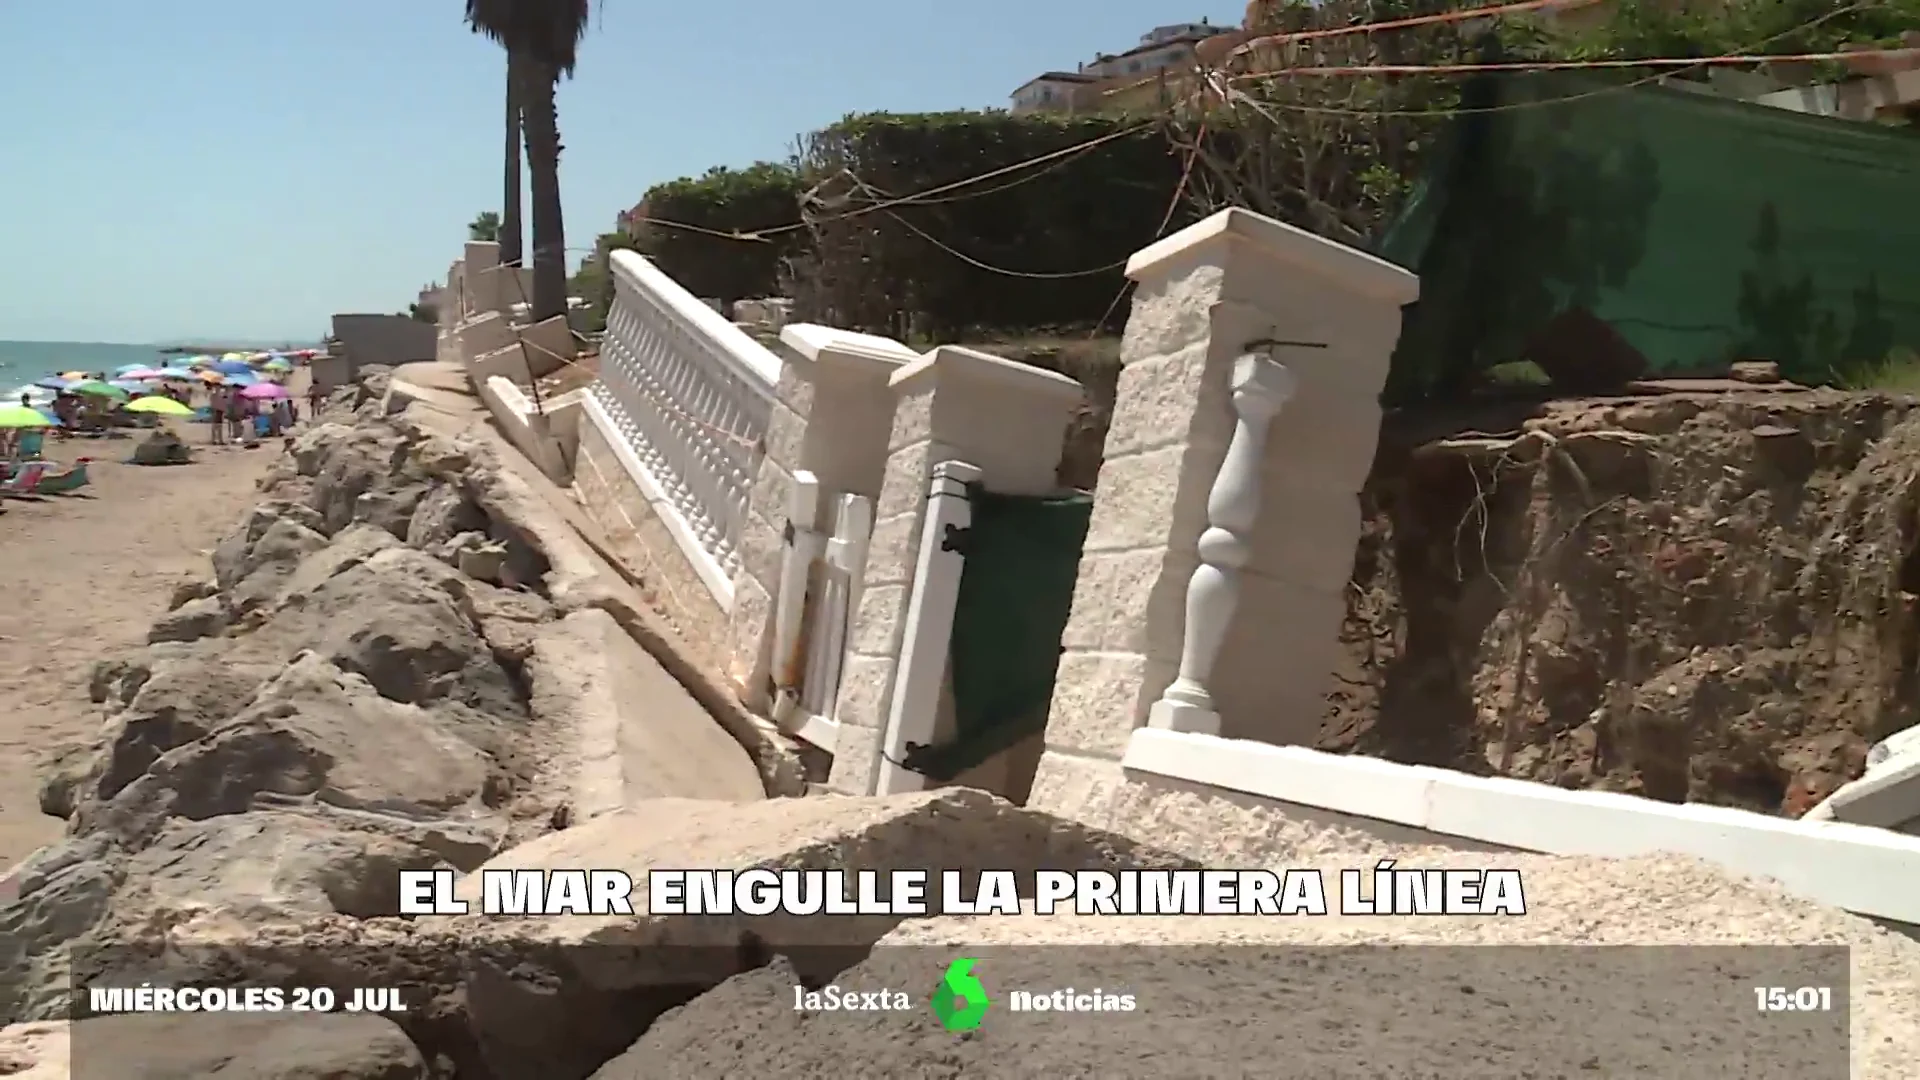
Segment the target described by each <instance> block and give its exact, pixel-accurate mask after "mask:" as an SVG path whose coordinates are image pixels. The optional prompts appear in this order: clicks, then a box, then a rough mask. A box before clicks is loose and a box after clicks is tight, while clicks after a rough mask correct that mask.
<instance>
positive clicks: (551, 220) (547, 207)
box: [520, 60, 567, 322]
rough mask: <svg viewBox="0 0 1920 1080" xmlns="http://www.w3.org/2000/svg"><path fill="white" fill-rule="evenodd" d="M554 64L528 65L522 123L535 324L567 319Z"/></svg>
mask: <svg viewBox="0 0 1920 1080" xmlns="http://www.w3.org/2000/svg"><path fill="white" fill-rule="evenodd" d="M559 75H560V73H559V72H558V71H557V70H555V69H554V67H553V66H552V65H550V64H543V63H540V62H538V61H534V60H529V61H528V62H527V77H526V79H525V81H524V82H523V83H522V84H521V85H522V87H523V88H524V89H525V91H526V93H525V96H523V97H522V98H521V99H520V100H521V104H522V111H521V117H522V119H523V122H524V123H525V124H526V132H527V170H528V173H529V188H530V191H531V194H532V197H533V313H532V314H533V321H535V322H539V321H540V320H542V319H549V318H552V317H553V316H555V315H565V314H566V313H567V232H566V225H565V224H564V223H563V222H562V221H561V216H560V120H559V116H558V115H557V114H556V113H555V111H554V93H553V91H554V85H555V84H556V83H557V82H559Z"/></svg>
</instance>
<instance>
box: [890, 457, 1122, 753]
mask: <svg viewBox="0 0 1920 1080" xmlns="http://www.w3.org/2000/svg"><path fill="white" fill-rule="evenodd" d="M967 502H968V504H969V506H970V508H971V510H972V514H973V520H972V522H971V523H970V524H969V525H968V526H967V531H966V533H965V535H964V538H963V539H962V540H961V541H960V552H961V554H962V555H963V556H964V557H965V559H966V563H965V566H964V568H963V569H962V570H961V573H960V592H959V598H958V600H957V601H956V604H955V608H954V616H953V639H952V643H951V644H950V645H949V646H948V654H947V656H948V677H949V681H950V682H951V684H952V687H953V711H954V720H955V733H954V735H953V736H952V737H951V738H950V739H948V740H946V741H944V742H942V743H941V744H939V745H937V746H910V747H908V750H907V755H906V757H905V759H904V760H903V761H902V762H901V764H903V765H905V766H906V767H907V768H909V769H911V770H913V771H915V772H918V773H922V774H924V775H927V776H930V777H933V778H935V779H938V780H951V779H952V778H954V777H955V776H957V775H959V774H960V773H961V772H964V771H965V770H967V769H970V768H972V767H974V766H975V765H978V764H980V763H981V762H983V761H986V760H987V759H988V758H990V757H992V756H993V755H995V754H997V753H999V752H1000V751H1002V750H1004V749H1007V748H1008V747H1011V746H1013V745H1015V744H1016V743H1018V742H1020V741H1021V740H1022V739H1025V738H1026V737H1028V736H1030V735H1033V734H1037V733H1038V732H1040V731H1042V730H1044V729H1045V728H1046V724H1047V711H1048V708H1049V706H1050V705H1051V703H1052V701H1053V680H1054V676H1055V674H1056V673H1057V672H1058V670H1059V667H1060V638H1061V635H1063V634H1064V633H1065V632H1066V629H1067V617H1068V615H1069V614H1070V613H1071V612H1072V610H1073V587H1074V583H1075V582H1076V581H1077V580H1078V579H1079V576H1080V549H1081V547H1082V546H1083V545H1084V544H1085V543H1086V539H1087V524H1088V522H1089V521H1090V520H1091V519H1092V515H1093V496H1091V495H1082V494H1074V495H1061V496H1045V497H1042V496H1022V495H1000V494H995V493H994V492H991V491H987V490H985V489H983V488H981V487H979V486H978V485H969V487H968V489H967Z"/></svg>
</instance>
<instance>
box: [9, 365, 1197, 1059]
mask: <svg viewBox="0 0 1920 1080" xmlns="http://www.w3.org/2000/svg"><path fill="white" fill-rule="evenodd" d="M380 383H381V380H380V379H379V378H378V377H377V376H376V377H375V378H374V379H372V380H369V382H368V383H366V384H363V385H362V386H359V387H356V388H353V389H351V390H349V391H345V392H343V393H342V394H341V395H340V396H339V397H338V398H337V399H336V401H335V402H334V403H333V405H332V406H331V408H329V409H328V410H327V411H325V412H323V414H322V416H321V420H322V422H321V423H319V424H318V425H316V426H315V427H313V428H311V429H309V430H307V431H305V432H303V433H302V434H300V435H299V436H297V437H296V438H294V439H291V440H289V442H288V444H287V446H286V448H285V451H286V452H285V456H284V459H283V460H282V461H281V462H280V463H278V464H277V465H276V467H275V469H274V471H273V472H272V473H271V474H270V475H269V476H268V478H267V479H266V480H265V481H263V483H262V489H261V498H260V501H259V503H258V504H257V505H255V506H254V507H253V508H252V509H251V510H249V512H248V513H247V515H246V516H245V518H244V519H243V520H242V521H240V522H239V523H238V524H237V525H236V526H235V527H234V528H233V530H232V531H231V533H230V534H228V535H227V536H226V537H225V538H224V539H223V540H222V541H221V542H220V543H219V545H218V546H217V548H216V549H215V550H214V551H213V553H212V559H211V562H212V567H211V574H210V575H209V576H208V577H207V578H206V579H205V580H198V581H192V582H187V583H184V584H182V585H181V586H180V588H179V589H178V590H177V591H176V593H175V595H174V597H173V601H172V604H171V606H170V609H169V610H168V611H167V612H165V613H164V614H162V615H161V616H160V617H159V618H158V619H156V620H155V621H154V622H153V624H152V626H151V629H150V630H149V632H148V634H147V642H146V644H145V645H143V646H141V647H139V648H136V649H134V650H132V651H130V652H129V653H127V654H126V655H122V656H114V657H109V658H105V659H102V660H100V661H99V662H98V663H97V664H96V665H95V668H94V671H93V674H92V678H91V680H90V693H91V695H92V697H93V699H94V701H95V702H97V703H98V704H99V705H101V706H102V709H103V714H104V716H103V726H102V731H101V735H100V738H99V739H98V741H97V742H96V743H94V744H92V745H88V746H83V747H76V748H72V749H71V750H70V751H68V752H66V753H64V754H63V755H61V756H60V758H59V759H58V761H57V763H56V765H55V767H54V768H53V769H51V770H50V773H49V775H48V776H47V778H46V781H45V784H44V787H43V790H42V795H41V802H42V808H43V809H44V810H45V811H46V812H48V813H50V814H54V815H58V816H62V817H65V818H67V820H68V826H69V827H68V835H67V837H66V838H65V839H64V840H63V841H61V842H60V843H57V844H54V845H52V846H50V847H48V848H46V849H43V850H42V851H40V852H38V853H36V854H35V855H34V856H32V857H31V858H29V859H28V860H27V861H26V862H24V863H22V864H21V865H20V866H19V867H16V868H15V869H14V870H13V871H12V872H11V873H10V874H8V875H7V891H6V892H0V1024H12V1025H13V1026H12V1027H8V1028H5V1029H4V1030H0V1075H12V1074H15V1073H21V1074H24V1075H30V1076H34V1077H36V1078H38V1077H41V1076H46V1077H53V1076H56V1075H57V1076H62V1077H65V1076H108V1075H113V1076H130V1075H167V1076H176V1075H177V1076H188V1075H206V1074H210V1073H212V1072H214V1071H221V1074H222V1075H230V1074H232V1075H242V1074H243V1075H246V1076H249V1077H257V1078H260V1080H266V1078H269V1077H283V1076H284V1077H292V1076H316V1075H325V1076H329V1077H337V1078H340V1080H355V1078H361V1077H369V1078H370V1077H379V1078H381V1080H405V1078H411V1077H426V1076H460V1077H474V1078H481V1080H486V1078H508V1077H520V1076H536V1075H537V1076H541V1077H556V1078H558V1077H567V1076H572V1077H586V1076H588V1075H589V1074H591V1073H592V1072H593V1071H594V1070H595V1069H597V1068H599V1067H600V1066H601V1065H602V1064H604V1063H605V1062H607V1061H609V1060H611V1059H612V1058H613V1057H615V1056H616V1055H618V1054H620V1053H621V1052H622V1051H624V1050H625V1049H626V1048H627V1047H629V1046H630V1045H632V1043H633V1041H634V1040H635V1039H636V1038H638V1037H639V1036H640V1035H641V1034H642V1033H643V1032H644V1031H645V1029H646V1027H647V1025H648V1023H650V1021H651V1020H652V1018H653V1017H655V1016H658V1015H659V1014H660V1013H662V1012H664V1011H665V1010H667V1009H669V1008H672V1007H673V1006H676V1005H678V1004H680V1003H682V1002H684V1001H686V1000H688V999H689V998H691V997H693V996H694V995H696V994H698V993H700V992H703V991H704V990H706V989H709V988H711V987H713V986H716V985H719V984H720V983H721V982H723V981H724V980H725V979H727V978H729V977H731V976H733V975H735V974H737V973H738V972H740V971H744V970H749V969H751V968H753V967H755V966H757V965H759V964H761V963H764V962H765V960H766V959H767V957H768V956H769V955H770V953H769V952H768V951H767V950H768V949H770V948H773V947H776V946H779V945H781V944H782V943H790V942H792V941H796V940H798V941H802V942H803V943H805V944H808V945H810V946H812V945H817V944H819V943H822V942H825V943H827V944H835V945H844V946H846V947H849V948H852V949H854V950H855V952H854V953H853V954H851V956H850V958H848V959H845V960H843V961H839V962H837V966H844V965H845V963H850V962H852V959H857V956H858V955H859V954H860V953H861V952H862V951H863V950H864V949H865V948H866V947H868V946H870V945H871V944H872V943H873V942H874V941H876V940H878V939H879V938H880V937H881V936H883V935H884V934H885V933H887V932H888V930H890V929H891V928H892V926H893V925H894V924H895V923H896V922H897V920H891V919H888V920H862V919H854V920H840V919H834V920H828V923H830V924H831V925H830V933H829V932H826V928H825V927H824V926H822V925H815V924H814V923H812V922H808V921H806V920H802V921H800V922H799V923H795V924H792V925H782V924H780V923H779V922H778V921H777V920H776V921H774V922H768V921H767V920H756V921H754V923H753V926H752V929H751V930H749V929H748V928H747V924H746V923H744V922H740V921H737V920H733V919H709V918H703V917H693V918H684V917H683V918H672V919H662V918H651V917H645V916H640V917H630V918H621V919H596V918H588V917H568V918H554V919H548V918H525V919H501V918H490V917H486V916H478V915H475V916H461V917H435V918H421V919H402V918H398V917H395V913H396V912H397V911H398V910H399V896H398V875H399V872H400V871H402V870H407V869H449V870H453V871H456V872H470V871H473V870H476V869H478V868H481V867H483V866H484V867H489V868H493V867H508V868H542V869H545V868H562V867H565V868H573V867H596V868H608V867H615V868H625V869H627V870H629V872H631V873H632V874H633V875H634V876H635V879H636V880H638V881H641V882H644V881H645V880H646V873H647V870H648V869H651V868H654V867H661V866H702V865H704V866H727V865H735V866H739V867H742V868H745V867H749V866H756V865H765V866H774V867H796V868H813V867H818V868H845V867H851V868H859V867H872V868H876V869H889V868H893V867H900V866H926V865H936V866H954V867H967V866H973V867H984V866H988V865H993V866H1008V867H1020V866H1025V867H1029V868H1038V867H1041V866H1058V865H1065V866H1074V865H1089V866H1112V865H1121V864H1123V863H1126V862H1131V861H1135V858H1136V857H1135V856H1132V855H1126V854H1123V853H1124V852H1129V851H1131V850H1132V845H1130V844H1128V843H1127V842H1125V841H1120V840H1118V839H1117V838H1108V837H1103V836H1101V835H1099V834H1094V833H1091V832H1088V831H1086V830H1081V829H1078V828H1077V827H1074V826H1070V825H1067V824H1065V823H1062V822H1058V821H1054V820H1052V819H1047V818H1044V817H1042V816H1040V815H1034V814H1027V813H1025V812H1022V811H1018V810H1015V809H1013V808H1012V807H1009V806H1007V805H1006V804H1005V803H1000V802H997V801H996V800H993V799H992V798H990V797H987V796H984V795H980V794H979V793H972V792H949V793H941V794H935V795H928V796H921V797H916V798H910V799H906V800H893V801H886V800H850V799H848V800H842V799H807V800H775V801H764V794H765V792H764V789H763V788H762V786H761V774H759V773H757V772H756V771H755V765H754V762H753V761H752V760H751V759H750V758H749V756H748V754H747V752H746V751H745V750H744V749H742V748H741V746H740V744H739V743H738V742H735V741H734V739H733V737H731V736H729V735H728V734H727V733H726V732H725V731H723V730H721V729H720V728H719V726H718V725H716V724H715V723H714V722H713V720H712V719H711V718H710V717H708V716H707V715H706V714H705V713H704V712H701V711H700V710H699V709H698V707H697V706H694V705H693V704H692V699H691V698H689V697H686V695H685V694H680V695H679V700H678V701H677V702H676V701H671V700H666V699H667V697H668V695H666V694H664V693H663V692H662V689H661V688H662V683H661V682H660V681H659V680H667V676H665V674H664V673H663V672H662V671H661V669H660V667H659V665H658V664H657V663H655V662H654V661H653V660H652V659H651V657H650V656H649V654H648V653H647V652H646V651H645V650H643V649H641V648H640V647H639V645H637V644H636V643H635V642H634V640H633V639H632V638H631V637H629V636H628V635H627V633H626V632H625V631H624V630H623V629H622V626H623V625H624V622H623V621H622V620H619V619H617V618H616V617H615V615H612V614H609V612H608V611H607V610H602V609H601V608H600V607H597V606H596V603H597V601H596V600H595V598H594V590H593V588H592V586H591V585H590V584H586V583H583V582H582V580H580V577H581V575H579V574H578V573H577V572H575V571H573V570H569V569H568V568H567V565H570V564H567V560H568V559H570V558H572V556H571V555H569V554H567V553H566V552H564V551H560V550H559V549H557V548H556V547H555V546H554V545H552V544H549V543H545V542H543V540H542V537H543V536H545V535H548V534H546V533H543V532H542V529H543V528H544V526H540V525H537V524H530V523H529V521H528V520H525V519H523V517H516V514H515V512H514V511H513V509H512V507H513V505H514V502H515V499H516V498H520V499H522V501H523V502H524V492H522V493H521V494H520V495H519V496H516V495H515V494H514V493H513V492H512V491H510V490H506V489H508V488H511V486H512V482H510V481H509V480H508V479H507V478H506V477H504V476H503V474H502V470H503V464H502V462H501V461H500V460H499V459H498V458H497V457H496V456H495V453H494V451H493V449H492V444H491V443H489V442H487V441H486V440H485V439H469V438H466V437H460V438H449V437H446V436H443V435H439V434H435V433H433V432H431V431H429V430H428V429H426V428H425V427H423V426H421V425H419V424H417V423H415V422H413V420H412V419H411V418H410V416H409V415H408V414H404V413H403V414H401V415H398V416H390V415H387V408H386V404H385V401H384V396H383V394H382V387H381V385H380ZM563 564H567V565H563ZM650 672H651V673H652V674H649V673H650ZM649 679H651V680H654V681H651V682H650V681H649ZM667 681H668V682H669V683H670V682H671V680H667ZM658 796H695V797H698V798H699V799H702V800H718V801H693V800H692V799H688V798H657V797H658ZM1173 861H1175V862H1177V861H1178V860H1173ZM475 880H476V879H475V878H474V877H473V876H472V875H469V876H468V877H467V879H466V885H464V886H463V888H465V889H466V891H467V895H468V897H469V898H470V899H471V898H474V894H475V889H474V886H473V883H474V882H475ZM8 893H11V894H12V895H11V896H9V895H8ZM635 899H636V906H637V907H639V909H640V910H643V911H644V903H645V901H644V894H642V895H640V896H637V897H636V898H635ZM109 984H110V985H114V986H139V985H142V984H150V985H155V986H180V985H189V984H195V985H215V984H218V985H225V986H233V985H250V986H255V987H283V988H291V987H294V986H324V987H329V988H332V989H333V990H334V991H335V992H336V993H337V994H338V997H339V1000H340V1001H341V1002H345V1001H347V1000H349V999H350V998H351V995H352V991H353V989H354V988H356V987H368V986H382V987H397V988H400V989H401V990H402V992H403V993H404V994H405V996H406V1000H407V1001H408V1002H409V1011H408V1012H407V1013H405V1014H404V1015H393V1016H378V1015H366V1014H359V1015H344V1014H343V1015H336V1016H331V1017H326V1018H324V1022H322V1018H318V1017H313V1016H302V1015H298V1014H293V1013H275V1014H266V1015H255V1016H233V1015H224V1014H222V1015H166V1014H149V1015H118V1016H91V1018H88V1017H90V1009H91V1008H92V1005H91V1002H90V1000H89V999H88V998H87V997H86V996H85V995H84V994H82V993H80V992H79V991H78V988H82V987H86V986H89V985H91V986H95V987H99V986H102V985H109ZM396 1021H397V1023H396ZM28 1070H33V1071H28ZM141 1070H149V1071H144V1072H143V1071H141ZM151 1070H158V1071H157V1072H156V1071H151ZM222 1070H223V1071H222ZM235 1070H238V1072H236V1071H235Z"/></svg>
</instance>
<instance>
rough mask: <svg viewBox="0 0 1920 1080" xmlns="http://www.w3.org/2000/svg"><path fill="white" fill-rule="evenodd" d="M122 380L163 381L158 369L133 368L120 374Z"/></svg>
mask: <svg viewBox="0 0 1920 1080" xmlns="http://www.w3.org/2000/svg"><path fill="white" fill-rule="evenodd" d="M120 378H122V379H164V378H166V376H165V375H164V374H162V372H161V369H160V368H150V367H135V368H129V369H127V370H125V371H122V372H120Z"/></svg>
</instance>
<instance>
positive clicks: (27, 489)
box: [0, 461, 53, 497]
mask: <svg viewBox="0 0 1920 1080" xmlns="http://www.w3.org/2000/svg"><path fill="white" fill-rule="evenodd" d="M52 468H53V462H51V461H26V462H22V463H21V464H19V465H17V466H15V468H14V472H13V475H11V476H9V477H7V479H6V481H5V482H4V483H0V497H4V496H7V495H31V494H33V493H34V491H35V490H36V489H38V488H39V486H40V481H41V480H43V479H45V478H46V475H47V473H48V472H49V471H51V470H52Z"/></svg>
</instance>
